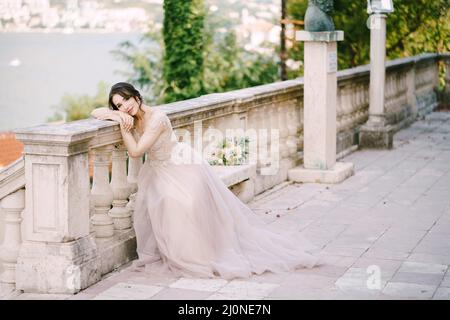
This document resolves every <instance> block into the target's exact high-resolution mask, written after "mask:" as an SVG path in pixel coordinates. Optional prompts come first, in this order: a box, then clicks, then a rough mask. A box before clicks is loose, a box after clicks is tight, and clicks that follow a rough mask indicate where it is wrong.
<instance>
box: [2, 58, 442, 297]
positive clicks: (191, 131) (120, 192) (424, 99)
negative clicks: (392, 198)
mask: <svg viewBox="0 0 450 320" xmlns="http://www.w3.org/2000/svg"><path fill="white" fill-rule="evenodd" d="M439 59H444V60H445V61H446V62H447V61H448V55H443V56H440V55H436V54H426V55H421V56H416V57H412V58H406V59H398V60H394V61H390V62H388V63H387V66H386V68H387V70H386V79H387V81H386V106H387V108H386V109H387V112H388V115H387V119H389V121H390V123H391V124H392V125H393V126H394V127H395V128H396V130H398V129H400V128H401V127H402V126H405V125H408V124H409V123H410V122H412V121H414V119H415V118H416V117H417V116H418V115H423V114H426V113H428V112H430V111H431V110H433V108H434V107H435V106H436V103H437V100H436V93H435V88H436V86H437V81H438V68H437V62H438V60H439ZM447 65H448V64H447ZM336 107H337V108H336V110H337V133H338V136H337V137H338V138H337V154H338V157H339V156H343V155H345V154H347V153H349V152H351V151H353V150H355V149H356V148H357V147H358V134H359V128H360V126H361V125H363V124H364V123H365V122H366V121H367V118H368V107H369V66H361V67H357V68H353V69H348V70H343V71H340V72H338V97H337V106H336ZM160 108H161V109H163V110H164V111H165V112H166V113H167V114H168V116H169V118H170V119H171V122H172V126H173V128H174V130H175V133H176V136H177V137H178V139H179V140H182V141H185V142H189V143H191V145H192V146H193V147H194V148H196V149H197V150H203V149H204V148H205V146H204V145H203V140H202V139H198V137H203V136H204V134H205V133H206V132H207V131H208V129H209V128H214V129H218V130H219V132H221V133H223V134H224V135H227V130H235V131H233V132H231V135H236V134H237V133H238V134H244V135H248V136H249V137H250V139H251V141H254V142H256V143H251V145H250V149H251V151H252V152H251V154H253V155H257V157H253V158H252V156H251V158H250V160H251V161H250V162H251V163H250V165H249V166H247V167H243V169H242V170H240V169H239V168H236V167H235V168H229V169H228V168H220V169H219V170H218V174H219V175H220V176H221V177H222V178H223V180H224V182H225V183H226V184H227V185H228V186H229V187H230V188H231V189H232V190H233V192H235V193H236V194H239V195H240V196H242V198H241V199H242V200H243V201H249V200H250V199H251V198H252V197H253V196H254V195H256V194H259V193H261V192H263V191H265V190H268V189H270V188H272V187H274V186H275V185H277V184H279V183H281V182H283V181H285V180H287V172H288V170H289V169H291V168H293V167H295V166H297V165H299V164H300V163H301V161H302V150H303V79H302V78H298V79H295V80H289V81H283V82H277V83H272V84H268V85H262V86H256V87H252V88H247V89H242V90H236V91H232V92H227V93H217V94H210V95H206V96H202V97H199V98H196V99H190V100H186V101H180V102H176V103H171V104H166V105H162V106H160ZM16 135H17V138H18V139H19V140H21V141H22V142H23V143H24V152H23V158H22V159H20V160H19V161H17V162H15V163H14V164H12V165H11V166H9V167H7V168H5V169H3V170H2V171H0V200H1V203H0V204H1V210H2V216H1V218H2V219H1V221H2V224H3V227H2V229H0V230H4V231H3V244H2V247H1V248H2V250H1V251H0V259H1V265H2V272H3V273H2V275H1V278H0V282H1V283H2V284H3V285H7V286H10V287H11V286H12V287H14V285H15V287H16V289H19V290H23V291H25V292H46V293H75V292H77V291H79V290H80V289H83V288H86V287H88V286H90V285H92V284H93V283H95V282H97V281H98V280H99V279H100V278H101V276H102V275H104V274H106V273H108V272H110V271H112V270H114V269H115V268H117V267H119V266H120V265H123V264H124V263H127V262H129V261H130V260H132V259H134V258H135V257H136V250H135V248H136V243H135V241H136V240H135V235H134V231H133V228H132V219H133V209H134V197H135V193H136V191H137V183H136V182H137V175H138V172H139V169H140V168H141V166H142V163H143V159H140V158H138V159H136V158H128V157H127V154H126V150H125V149H124V147H123V144H122V139H121V135H120V130H119V126H118V125H117V124H116V123H114V122H111V121H100V120H95V119H87V120H81V121H75V122H71V123H66V124H62V125H49V124H46V125H40V126H35V127H31V128H25V129H19V130H16ZM90 157H92V158H93V177H92V181H91V178H90V175H89V158H90ZM233 170H234V171H233ZM110 174H111V176H110ZM241 183H242V185H241V186H239V184H241ZM243 190H245V191H244V192H243Z"/></svg>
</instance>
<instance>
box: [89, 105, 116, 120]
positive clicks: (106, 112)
mask: <svg viewBox="0 0 450 320" xmlns="http://www.w3.org/2000/svg"><path fill="white" fill-rule="evenodd" d="M91 116H93V117H94V118H96V119H99V120H114V121H117V122H120V117H119V115H118V114H117V113H116V112H115V111H114V110H111V109H109V108H97V109H94V110H92V112H91Z"/></svg>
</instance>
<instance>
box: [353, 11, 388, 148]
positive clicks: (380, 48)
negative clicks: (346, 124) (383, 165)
mask: <svg viewBox="0 0 450 320" xmlns="http://www.w3.org/2000/svg"><path fill="white" fill-rule="evenodd" d="M370 19H371V22H370V25H371V28H370V89H369V92H370V93H369V95H370V98H369V99H370V101H369V120H368V121H367V123H366V124H365V125H364V126H362V127H361V131H360V144H359V145H360V147H362V148H384V149H391V148H392V141H393V135H394V131H393V128H392V126H391V125H389V124H388V123H387V120H386V108H385V105H384V103H385V78H386V15H384V14H373V15H371V16H370Z"/></svg>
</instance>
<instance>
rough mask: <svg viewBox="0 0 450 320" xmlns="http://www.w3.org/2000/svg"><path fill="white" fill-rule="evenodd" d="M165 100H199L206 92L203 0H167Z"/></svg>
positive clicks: (165, 6) (164, 32) (165, 7)
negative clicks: (204, 84) (197, 97)
mask: <svg viewBox="0 0 450 320" xmlns="http://www.w3.org/2000/svg"><path fill="white" fill-rule="evenodd" d="M163 8H164V23H163V38H164V63H163V78H164V82H165V93H166V94H165V101H166V102H171V101H176V100H180V99H189V98H192V97H196V96H198V95H200V94H202V93H203V92H204V90H203V85H202V78H203V68H204V56H203V53H204V18H205V10H204V4H203V0H184V1H179V0H164V6H163Z"/></svg>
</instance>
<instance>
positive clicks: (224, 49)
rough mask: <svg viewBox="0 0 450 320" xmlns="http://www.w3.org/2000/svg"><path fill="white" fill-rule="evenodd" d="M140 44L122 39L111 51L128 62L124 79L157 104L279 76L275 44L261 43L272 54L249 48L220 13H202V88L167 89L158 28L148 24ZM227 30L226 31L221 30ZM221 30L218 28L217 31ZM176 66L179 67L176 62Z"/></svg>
mask: <svg viewBox="0 0 450 320" xmlns="http://www.w3.org/2000/svg"><path fill="white" fill-rule="evenodd" d="M149 29H150V31H149V32H148V33H146V34H144V35H143V37H142V38H141V39H140V41H139V44H138V45H135V44H133V43H130V42H124V43H122V44H120V45H119V47H118V49H117V50H114V51H112V53H113V54H114V55H115V56H116V57H117V58H119V59H122V60H124V61H126V62H127V63H128V64H129V65H130V66H131V71H126V72H122V73H123V75H124V76H125V77H127V81H129V82H130V83H132V84H134V85H135V86H136V87H137V88H138V89H139V90H140V91H141V92H142V93H143V95H144V97H145V100H146V101H148V102H149V103H153V104H160V103H164V102H167V101H179V100H185V99H188V98H193V97H197V96H200V95H202V94H208V93H214V92H224V91H229V90H235V89H241V88H247V87H251V86H255V85H260V84H265V83H271V82H275V81H277V80H279V79H278V65H279V61H278V60H277V58H275V59H274V56H276V57H277V55H276V48H275V46H274V45H270V44H264V47H265V48H267V49H270V50H272V51H271V52H273V53H272V54H268V55H267V54H262V53H258V52H249V51H246V50H245V49H243V48H242V46H241V44H239V43H238V41H237V38H236V34H235V32H234V30H233V28H232V26H230V23H229V21H228V20H226V19H224V18H222V17H221V16H220V15H219V14H213V13H211V14H209V15H207V16H205V28H204V43H203V46H204V47H203V72H202V74H201V78H199V80H198V81H199V82H201V86H202V90H201V91H200V92H199V91H195V90H193V91H190V92H189V91H188V89H185V92H187V93H189V95H180V94H178V93H174V92H171V91H170V90H167V84H166V83H165V81H164V79H163V75H162V73H163V71H162V67H161V66H162V65H163V60H164V56H163V50H162V48H163V47H164V44H163V40H162V37H161V30H159V29H158V28H156V27H155V26H154V25H150V28H149ZM224 30H226V31H224ZM220 31H221V32H220ZM178 68H181V67H180V66H178Z"/></svg>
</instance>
